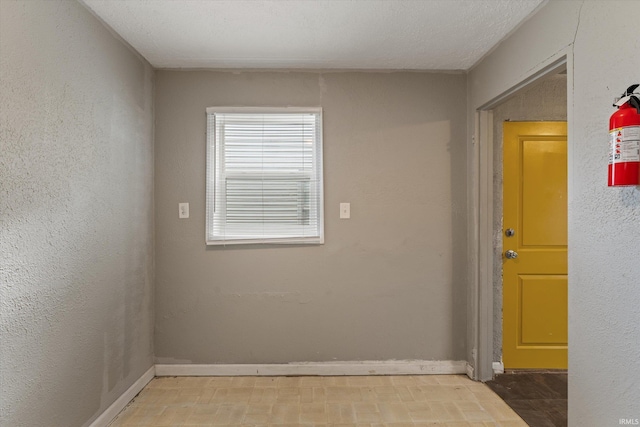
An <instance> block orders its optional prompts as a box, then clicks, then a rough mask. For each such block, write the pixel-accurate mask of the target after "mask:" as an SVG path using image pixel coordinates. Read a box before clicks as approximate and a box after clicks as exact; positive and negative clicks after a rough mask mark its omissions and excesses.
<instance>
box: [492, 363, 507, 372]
mask: <svg viewBox="0 0 640 427" xmlns="http://www.w3.org/2000/svg"><path fill="white" fill-rule="evenodd" d="M491 367H492V368H493V373H494V374H496V375H497V374H504V363H502V362H493V364H492V365H491Z"/></svg>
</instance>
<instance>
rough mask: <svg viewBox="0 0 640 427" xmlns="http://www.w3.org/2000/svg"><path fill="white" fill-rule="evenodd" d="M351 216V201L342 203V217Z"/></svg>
mask: <svg viewBox="0 0 640 427" xmlns="http://www.w3.org/2000/svg"><path fill="white" fill-rule="evenodd" d="M349 218H351V203H340V219H349Z"/></svg>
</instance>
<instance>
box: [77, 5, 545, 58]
mask: <svg viewBox="0 0 640 427" xmlns="http://www.w3.org/2000/svg"><path fill="white" fill-rule="evenodd" d="M81 1H83V2H84V3H85V4H86V5H87V6H88V7H89V8H90V9H91V10H92V11H93V12H94V13H95V14H96V15H98V16H99V17H100V18H101V19H102V20H103V21H105V22H106V23H107V24H108V25H109V26H110V27H111V28H113V29H114V30H115V31H116V32H117V33H118V34H119V35H120V36H121V37H122V38H124V39H125V40H126V41H127V42H128V43H129V44H131V46H133V47H134V48H135V49H136V50H137V51H138V52H140V53H141V54H142V55H143V56H144V57H145V58H146V59H147V60H148V61H149V62H150V63H151V64H152V65H153V66H155V67H158V68H333V69H377V70H384V69H407V70H466V69H469V68H470V67H471V66H472V65H473V64H475V63H476V62H477V61H478V60H479V59H480V58H481V57H482V56H483V55H484V54H485V53H487V52H488V51H490V50H491V48H493V47H494V46H495V45H496V44H497V43H498V42H500V41H501V40H502V39H503V38H504V37H505V36H506V35H507V34H508V33H509V32H510V31H512V30H513V29H514V28H515V27H517V26H518V24H519V23H521V22H522V21H523V20H524V19H526V18H527V17H528V16H530V14H531V13H532V12H533V11H534V10H536V8H537V7H538V6H539V5H540V4H541V3H543V1H545V0H289V1H285V0H81Z"/></svg>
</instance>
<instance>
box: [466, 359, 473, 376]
mask: <svg viewBox="0 0 640 427" xmlns="http://www.w3.org/2000/svg"><path fill="white" fill-rule="evenodd" d="M473 372H474V369H473V366H471V364H469V363H467V376H468V377H469V378H470V379H473Z"/></svg>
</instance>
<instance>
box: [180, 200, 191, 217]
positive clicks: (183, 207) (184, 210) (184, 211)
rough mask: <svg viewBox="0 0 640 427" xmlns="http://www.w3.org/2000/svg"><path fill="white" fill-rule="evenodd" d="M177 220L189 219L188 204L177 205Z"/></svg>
mask: <svg viewBox="0 0 640 427" xmlns="http://www.w3.org/2000/svg"><path fill="white" fill-rule="evenodd" d="M178 218H189V203H178Z"/></svg>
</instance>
